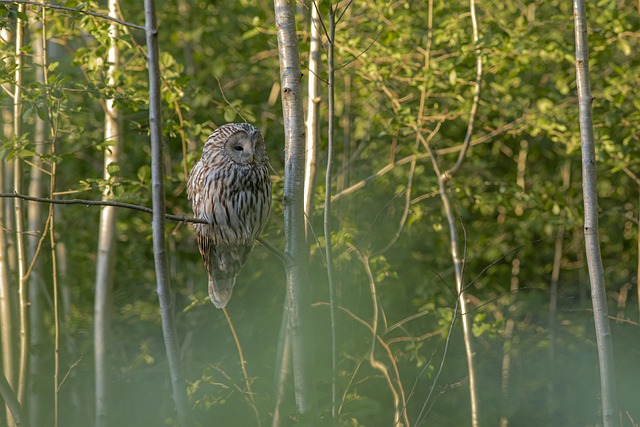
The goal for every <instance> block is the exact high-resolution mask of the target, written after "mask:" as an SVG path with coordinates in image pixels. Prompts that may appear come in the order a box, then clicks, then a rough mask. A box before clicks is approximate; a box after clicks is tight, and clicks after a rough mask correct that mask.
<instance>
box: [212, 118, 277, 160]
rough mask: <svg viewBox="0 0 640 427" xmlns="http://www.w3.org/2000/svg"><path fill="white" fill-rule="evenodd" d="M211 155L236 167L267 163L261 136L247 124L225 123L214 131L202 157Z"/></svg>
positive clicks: (254, 128) (253, 127)
mask: <svg viewBox="0 0 640 427" xmlns="http://www.w3.org/2000/svg"><path fill="white" fill-rule="evenodd" d="M207 155H211V156H215V157H216V158H218V159H220V158H223V159H224V160H226V161H231V162H233V163H235V164H237V165H253V164H255V165H263V164H266V163H267V162H268V159H267V151H266V149H265V146H264V139H262V134H260V131H259V130H258V129H257V128H256V127H255V126H253V125H250V124H248V123H227V124H225V125H222V126H220V127H219V128H218V129H216V130H215V131H214V132H213V133H212V134H211V136H209V138H208V139H207V142H206V143H205V145H204V149H203V157H205V156H207Z"/></svg>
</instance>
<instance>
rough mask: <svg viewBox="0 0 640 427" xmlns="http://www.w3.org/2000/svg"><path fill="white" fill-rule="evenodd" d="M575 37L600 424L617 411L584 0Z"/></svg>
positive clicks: (607, 425)
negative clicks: (598, 382) (599, 213)
mask: <svg viewBox="0 0 640 427" xmlns="http://www.w3.org/2000/svg"><path fill="white" fill-rule="evenodd" d="M573 17H574V24H575V39H576V84H577V89H578V106H579V111H580V140H581V145H582V193H583V197H584V239H585V248H586V254H587V265H588V269H589V280H590V282H591V301H592V304H593V317H594V321H595V330H596V342H597V346H598V358H599V362H600V388H601V393H602V418H603V422H604V427H611V426H613V425H615V418H616V414H617V402H616V386H615V368H614V359H613V339H612V337H611V330H610V327H609V319H608V310H607V293H606V288H605V281H604V268H603V265H602V256H601V254H600V239H599V236H598V193H597V178H596V167H595V166H596V155H595V143H594V136H593V117H592V110H591V102H592V100H593V98H592V96H591V83H590V79H589V47H588V42H587V11H586V5H585V0H574V1H573Z"/></svg>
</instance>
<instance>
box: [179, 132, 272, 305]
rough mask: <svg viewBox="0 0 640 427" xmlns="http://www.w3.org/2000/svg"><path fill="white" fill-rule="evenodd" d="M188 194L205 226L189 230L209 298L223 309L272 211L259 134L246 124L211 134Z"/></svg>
mask: <svg viewBox="0 0 640 427" xmlns="http://www.w3.org/2000/svg"><path fill="white" fill-rule="evenodd" d="M187 194H188V196H189V199H191V206H192V207H193V213H194V215H195V217H196V218H201V219H206V220H207V221H208V222H209V225H207V224H194V228H195V230H196V234H197V237H198V246H199V248H200V253H201V254H202V259H203V261H204V265H205V267H206V268H207V272H208V274H209V297H210V298H211V301H212V302H213V304H214V305H215V306H216V307H217V308H223V307H224V306H226V305H227V303H228V302H229V299H230V298H231V292H232V291H233V287H234V286H235V283H236V275H237V274H238V271H239V270H240V268H241V267H242V265H243V264H244V263H245V261H246V260H247V256H248V255H249V252H251V249H252V248H253V245H254V243H255V240H256V238H257V237H258V236H259V235H260V232H261V231H262V228H263V227H264V225H265V223H266V222H267V218H268V217H269V211H270V208H271V178H270V177H269V159H268V158H267V152H266V149H265V145H264V140H263V139H262V135H261V134H260V131H258V129H256V128H255V127H254V126H252V125H250V124H247V123H229V124H226V125H222V126H220V127H219V128H218V129H216V130H215V131H214V132H213V133H212V134H211V136H209V138H208V139H207V142H206V143H205V144H204V148H203V149H202V158H201V159H200V160H199V161H198V162H197V163H196V164H195V165H194V166H193V169H191V173H190V174H189V181H188V183H187Z"/></svg>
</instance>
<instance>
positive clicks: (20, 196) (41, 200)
mask: <svg viewBox="0 0 640 427" xmlns="http://www.w3.org/2000/svg"><path fill="white" fill-rule="evenodd" d="M0 198H18V199H24V200H28V201H30V202H39V203H51V204H54V205H85V206H115V207H117V208H125V209H131V210H134V211H139V212H145V213H148V214H153V209H151V208H148V207H146V206H139V205H134V204H132V203H124V202H114V201H111V200H88V199H66V200H62V199H49V198H46V197H33V196H27V195H26V194H18V193H0ZM165 218H166V219H170V220H172V221H179V222H189V223H194V224H208V222H207V220H205V219H200V218H191V217H185V216H180V215H172V214H165Z"/></svg>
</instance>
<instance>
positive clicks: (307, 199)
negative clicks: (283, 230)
mask: <svg viewBox="0 0 640 427" xmlns="http://www.w3.org/2000/svg"><path fill="white" fill-rule="evenodd" d="M310 8H311V23H310V27H311V29H310V31H311V40H310V45H309V82H308V98H307V122H306V124H305V125H306V128H307V133H306V145H305V153H306V157H305V164H304V165H305V167H304V213H305V216H306V217H307V222H305V225H306V227H305V234H306V235H307V236H308V235H309V226H310V224H309V221H310V219H311V217H312V215H313V195H314V191H315V186H316V185H315V184H316V158H317V156H318V141H319V139H320V99H321V98H320V79H319V78H318V73H319V72H320V25H321V24H320V14H319V12H318V6H317V4H316V3H315V1H314V2H313V4H312V5H311V6H310Z"/></svg>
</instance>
